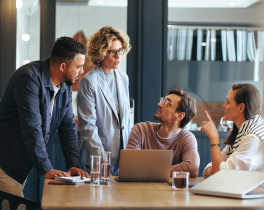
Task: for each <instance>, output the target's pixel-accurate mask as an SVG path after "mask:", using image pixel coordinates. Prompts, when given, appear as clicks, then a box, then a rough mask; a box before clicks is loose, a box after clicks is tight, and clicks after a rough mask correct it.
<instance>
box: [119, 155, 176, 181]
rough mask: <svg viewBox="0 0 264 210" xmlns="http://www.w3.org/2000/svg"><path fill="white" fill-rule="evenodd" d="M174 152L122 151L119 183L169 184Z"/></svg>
mask: <svg viewBox="0 0 264 210" xmlns="http://www.w3.org/2000/svg"><path fill="white" fill-rule="evenodd" d="M172 154H173V151H172V150H121V151H120V160H119V172H118V178H117V181H119V182H168V181H169V179H170V172H171V163H172Z"/></svg>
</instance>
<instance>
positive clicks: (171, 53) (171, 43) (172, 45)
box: [167, 28, 177, 61]
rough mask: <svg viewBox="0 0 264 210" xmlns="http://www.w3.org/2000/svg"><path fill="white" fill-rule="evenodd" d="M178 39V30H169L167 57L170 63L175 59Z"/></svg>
mask: <svg viewBox="0 0 264 210" xmlns="http://www.w3.org/2000/svg"><path fill="white" fill-rule="evenodd" d="M176 38H177V29H176V28H169V29H168V41H167V56H168V58H167V59H168V60H169V61H171V60H174V59H175V52H176Z"/></svg>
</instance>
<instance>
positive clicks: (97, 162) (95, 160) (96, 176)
mask: <svg viewBox="0 0 264 210" xmlns="http://www.w3.org/2000/svg"><path fill="white" fill-rule="evenodd" d="M100 168H101V156H97V155H91V170H90V173H91V174H90V176H91V183H90V187H91V188H99V187H100Z"/></svg>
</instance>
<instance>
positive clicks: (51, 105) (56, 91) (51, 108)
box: [50, 79, 60, 116]
mask: <svg viewBox="0 0 264 210" xmlns="http://www.w3.org/2000/svg"><path fill="white" fill-rule="evenodd" d="M50 80H51V84H52V87H53V89H54V95H53V97H52V99H51V101H50V114H51V116H52V112H53V106H54V100H55V97H56V95H57V93H58V91H59V89H60V85H58V87H56V85H54V83H53V82H52V79H50Z"/></svg>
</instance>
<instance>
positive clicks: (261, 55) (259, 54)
mask: <svg viewBox="0 0 264 210" xmlns="http://www.w3.org/2000/svg"><path fill="white" fill-rule="evenodd" d="M262 33H263V32H262V31H258V56H259V61H263V40H262Z"/></svg>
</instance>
